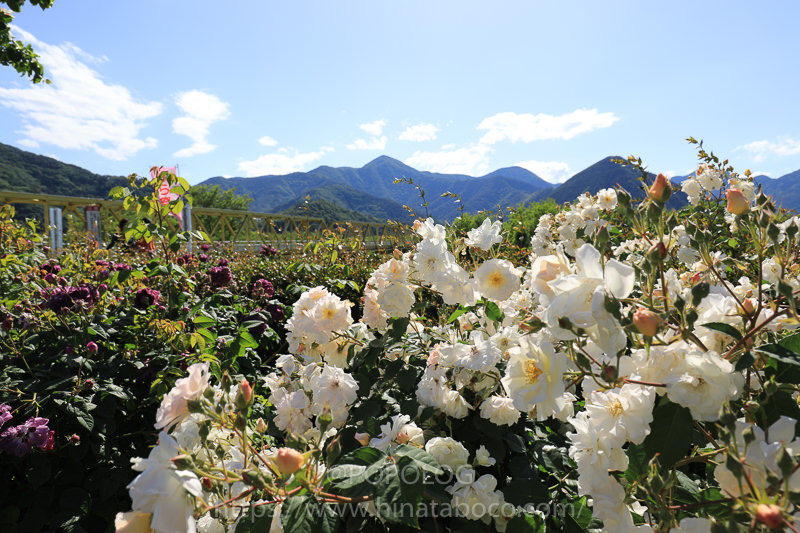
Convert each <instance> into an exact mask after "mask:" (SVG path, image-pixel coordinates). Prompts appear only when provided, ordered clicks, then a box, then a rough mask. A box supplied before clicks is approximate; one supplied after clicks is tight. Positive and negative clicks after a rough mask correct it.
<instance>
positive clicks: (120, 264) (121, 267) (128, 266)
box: [114, 263, 133, 271]
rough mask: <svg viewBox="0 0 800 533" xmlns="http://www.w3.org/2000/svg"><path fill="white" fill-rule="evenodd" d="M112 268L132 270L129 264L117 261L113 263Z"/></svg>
mask: <svg viewBox="0 0 800 533" xmlns="http://www.w3.org/2000/svg"><path fill="white" fill-rule="evenodd" d="M114 270H117V271H119V270H133V268H132V267H131V266H130V265H126V264H125V263H117V264H115V265H114Z"/></svg>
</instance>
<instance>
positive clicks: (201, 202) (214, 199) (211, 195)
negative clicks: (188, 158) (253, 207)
mask: <svg viewBox="0 0 800 533" xmlns="http://www.w3.org/2000/svg"><path fill="white" fill-rule="evenodd" d="M189 194H190V195H191V197H192V207H215V208H217V209H238V210H240V211H247V210H249V209H250V204H252V203H253V199H252V198H251V197H250V195H249V194H246V195H244V196H240V195H238V194H236V187H233V188H231V189H225V190H224V191H223V190H221V189H220V186H219V185H214V186H213V187H209V186H208V185H195V186H194V187H192V188H191V189H190V190H189Z"/></svg>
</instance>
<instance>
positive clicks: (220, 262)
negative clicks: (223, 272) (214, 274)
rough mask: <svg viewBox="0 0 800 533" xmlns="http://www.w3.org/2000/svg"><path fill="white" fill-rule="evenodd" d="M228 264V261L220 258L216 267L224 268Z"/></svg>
mask: <svg viewBox="0 0 800 533" xmlns="http://www.w3.org/2000/svg"><path fill="white" fill-rule="evenodd" d="M228 264H229V263H228V260H227V259H225V258H222V259H220V260H219V261H218V262H217V266H221V267H226V266H228Z"/></svg>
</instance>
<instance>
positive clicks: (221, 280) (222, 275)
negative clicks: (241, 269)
mask: <svg viewBox="0 0 800 533" xmlns="http://www.w3.org/2000/svg"><path fill="white" fill-rule="evenodd" d="M208 275H209V276H210V277H211V283H213V284H214V286H215V287H227V286H228V285H230V284H231V281H233V275H232V274H231V269H230V268H228V267H226V266H217V267H213V268H212V269H211V270H209V271H208Z"/></svg>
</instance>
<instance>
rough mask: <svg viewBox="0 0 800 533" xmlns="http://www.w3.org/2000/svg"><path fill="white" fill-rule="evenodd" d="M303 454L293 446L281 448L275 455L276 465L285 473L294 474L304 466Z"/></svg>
mask: <svg viewBox="0 0 800 533" xmlns="http://www.w3.org/2000/svg"><path fill="white" fill-rule="evenodd" d="M304 462H305V459H303V454H301V453H300V452H298V451H297V450H293V449H292V448H279V449H278V453H277V454H276V455H275V466H277V467H278V471H279V472H280V473H281V474H283V475H289V474H294V473H295V472H297V471H298V470H300V468H301V467H302V466H303V463H304Z"/></svg>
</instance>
